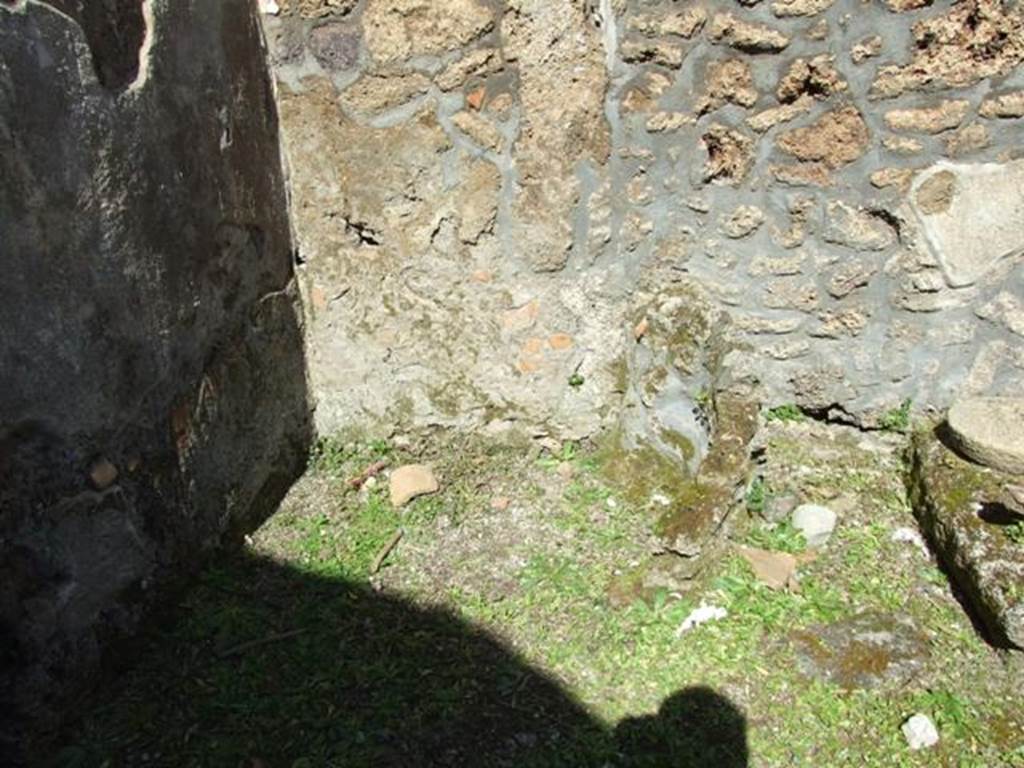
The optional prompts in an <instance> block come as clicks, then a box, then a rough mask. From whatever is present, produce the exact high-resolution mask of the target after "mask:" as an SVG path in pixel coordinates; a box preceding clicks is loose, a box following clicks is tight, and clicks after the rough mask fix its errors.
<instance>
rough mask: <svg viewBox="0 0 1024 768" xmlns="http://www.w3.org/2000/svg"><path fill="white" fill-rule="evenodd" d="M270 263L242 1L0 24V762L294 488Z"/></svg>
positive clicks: (20, 8)
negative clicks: (211, 557)
mask: <svg viewBox="0 0 1024 768" xmlns="http://www.w3.org/2000/svg"><path fill="white" fill-rule="evenodd" d="M101 5H102V7H103V8H105V9H106V10H105V13H106V16H103V18H99V17H95V18H94V16H95V14H92V15H90V11H89V8H92V9H93V10H95V9H96V8H98V7H100V6H101ZM79 6H81V7H79ZM62 11H66V12H67V13H64V12H62ZM140 24H141V25H142V26H141V27H140ZM291 250H292V249H291V235H290V229H289V223H288V213H287V200H286V193H285V188H284V183H283V177H282V171H281V164H280V156H279V149H278V137H277V118H276V111H275V108H274V99H273V93H272V86H271V83H270V81H269V80H268V77H267V75H266V72H265V69H264V56H263V49H262V41H261V36H260V32H259V28H258V25H257V23H256V20H255V18H254V16H253V10H252V7H251V4H250V3H248V2H246V0H197V1H196V2H191V3H177V2H174V3H171V2H157V1H156V0H153V1H152V2H145V3H142V2H119V3H107V4H99V3H94V4H88V3H79V4H76V3H70V2H60V3H58V2H52V3H40V2H31V1H30V2H13V3H11V2H7V3H2V4H0V266H2V268H3V278H2V279H0V689H2V692H3V699H4V701H5V706H4V707H3V715H2V716H0V719H2V720H4V721H3V722H2V723H0V725H2V729H0V750H2V747H3V743H4V742H5V741H6V742H8V743H10V742H11V741H13V740H14V739H16V738H17V735H18V728H19V727H20V726H19V722H15V720H14V718H15V716H17V717H18V718H20V720H21V721H24V720H25V719H32V720H41V721H44V722H45V721H46V720H47V719H48V718H50V717H51V716H52V714H53V713H54V712H56V711H57V710H58V709H59V708H60V707H61V706H62V699H61V694H62V693H67V692H73V691H74V690H75V689H76V688H78V687H80V686H81V685H82V684H83V683H85V682H86V681H87V680H88V678H89V675H90V673H91V672H92V671H93V670H94V669H95V668H96V665H97V663H98V662H99V660H100V655H101V650H102V649H104V648H105V647H109V643H110V641H112V640H115V639H117V638H118V637H121V636H123V635H124V634H126V633H128V632H130V631H131V630H132V629H133V628H134V627H135V626H136V625H137V623H138V621H139V620H140V617H141V616H142V614H143V612H144V610H145V608H146V607H147V606H149V605H150V604H152V603H153V602H154V599H155V596H157V595H159V594H160V593H161V589H160V587H161V586H162V585H165V584H167V583H168V582H169V581H171V580H172V579H174V578H175V577H177V576H179V575H182V574H183V573H186V572H188V571H190V570H191V569H192V567H193V565H194V564H197V563H198V561H199V560H201V559H202V553H204V552H207V551H212V550H213V549H215V548H216V547H217V546H219V545H220V544H221V543H223V542H224V541H225V540H226V539H228V538H230V537H232V536H233V535H238V534H239V533H240V532H242V531H245V530H248V529H251V528H252V527H254V526H255V525H256V524H258V523H259V522H260V521H261V520H262V519H263V518H265V517H266V515H267V514H269V512H270V511H271V510H272V509H273V508H274V506H275V505H276V502H277V500H278V499H279V498H280V496H281V495H282V494H283V493H284V491H285V489H286V488H287V487H288V485H289V484H290V482H291V480H292V479H293V478H294V477H295V476H296V474H297V473H298V472H299V471H300V470H301V468H302V466H303V463H304V456H305V451H306V448H307V445H308V440H309V422H308V405H307V399H306V387H305V368H304V362H303V351H302V337H301V322H300V315H299V313H298V312H297V309H296V307H297V303H296V301H297V299H296V295H295V292H294V290H293V274H292V265H291V259H292V257H291ZM9 698H10V700H12V701H13V702H14V706H13V707H8V706H7V703H6V702H7V701H8V699H9ZM7 718H9V719H7Z"/></svg>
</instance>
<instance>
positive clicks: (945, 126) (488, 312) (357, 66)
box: [262, 0, 1024, 442]
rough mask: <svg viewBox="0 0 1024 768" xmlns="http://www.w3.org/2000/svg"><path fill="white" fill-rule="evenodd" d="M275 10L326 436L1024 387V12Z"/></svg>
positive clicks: (592, 426) (710, 1) (494, 6)
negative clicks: (699, 337)
mask: <svg viewBox="0 0 1024 768" xmlns="http://www.w3.org/2000/svg"><path fill="white" fill-rule="evenodd" d="M262 6H263V11H264V19H265V26H266V29H267V31H268V37H269V39H270V42H271V53H272V61H273V65H274V67H275V71H276V76H277V78H278V81H279V89H280V106H281V113H282V125H283V135H284V139H285V145H286V152H287V157H288V162H289V164H290V174H291V186H292V194H293V196H294V203H295V224H296V228H297V235H298V240H299V247H300V259H301V261H302V262H303V264H304V266H303V267H302V269H301V274H302V281H303V283H304V290H305V291H306V294H307V296H308V299H309V301H308V302H307V306H308V312H309V315H308V321H309V343H310V354H311V362H310V365H311V378H312V383H313V387H314V390H315V394H316V396H317V399H318V411H317V414H318V415H317V420H318V424H319V426H320V427H321V428H322V429H324V430H326V431H332V430H335V429H338V428H341V427H344V426H349V425H351V424H353V423H356V424H362V425H364V426H367V427H369V428H371V429H380V430H388V429H392V428H405V427H409V426H416V425H423V424H441V425H453V426H457V427H465V428H474V429H480V428H483V429H486V430H488V431H492V432H501V431H504V430H506V429H510V428H525V429H528V430H530V431H533V432H535V433H544V432H546V431H551V432H554V433H557V434H559V435H562V436H577V437H578V436H582V435H587V434H593V433H594V432H596V431H597V430H598V429H600V428H601V427H607V426H610V425H612V424H614V423H616V422H617V421H618V420H619V419H620V417H621V414H622V413H623V411H624V410H625V411H627V412H629V411H637V410H639V412H640V417H639V419H640V421H644V422H646V423H648V424H650V425H653V429H650V430H648V431H649V432H650V433H651V434H656V433H657V431H658V429H659V428H661V427H665V426H666V424H667V422H672V421H673V420H675V422H679V421H680V420H682V421H684V422H686V423H685V424H679V423H673V424H667V426H668V427H669V428H671V429H673V430H677V431H681V432H682V434H683V435H684V436H685V437H686V438H687V440H689V441H691V442H692V441H693V440H697V441H698V442H700V440H702V439H706V437H707V435H706V434H704V435H703V437H702V432H701V428H700V425H699V424H696V425H695V424H694V423H693V422H694V418H695V417H693V416H691V414H694V413H696V414H697V417H699V416H700V412H701V411H702V402H703V401H705V400H706V399H707V398H708V396H709V394H710V395H712V396H713V395H714V393H715V392H717V391H719V390H720V389H721V388H722V387H726V388H728V387H730V386H732V384H734V383H736V382H744V383H745V386H747V387H748V388H750V389H751V391H752V392H753V396H755V397H757V398H758V399H759V400H760V401H763V402H766V403H770V404H779V403H786V402H796V403H798V404H799V405H801V406H802V407H804V408H806V409H810V410H813V411H817V412H820V413H822V414H827V415H830V416H832V417H834V418H839V419H842V420H847V421H851V422H855V423H859V424H861V425H863V426H867V427H870V426H873V425H877V424H878V422H879V419H880V417H881V416H882V414H884V413H886V412H887V411H889V410H891V409H892V408H894V407H897V406H898V405H899V404H900V403H902V402H903V401H904V400H905V399H908V398H909V399H912V400H913V402H914V405H915V407H916V408H927V407H929V406H936V407H940V406H944V405H946V404H948V403H949V401H950V400H951V399H952V398H953V397H954V396H955V395H956V394H958V393H963V392H972V393H982V392H984V393H1004V392H1009V391H1013V390H1018V391H1019V390H1020V389H1022V388H1024V343H1022V342H1021V336H1022V335H1024V267H1022V266H1021V251H1022V248H1024V160H1022V159H1019V158H1021V157H1024V154H1022V152H1021V149H1022V147H1021V142H1020V136H1021V135H1022V134H1021V131H1022V128H1024V120H1022V117H1024V69H1022V67H1021V66H1020V65H1021V62H1022V61H1024V10H1022V9H1021V8H1020V6H1019V4H1017V5H1014V4H1012V3H1000V2H998V1H997V0H960V1H959V2H956V3H952V4H951V3H949V2H931V0H885V1H884V2H881V1H878V2H871V1H870V0H867V1H860V0H738V1H735V2H734V1H733V0H707V1H706V2H681V1H678V0H677V1H675V2H672V1H670V0H601V1H600V2H598V1H597V0H287V2H286V1H285V0H276V2H274V1H273V0H264V2H263V3H262ZM697 326H699V327H700V328H703V331H702V332H705V335H707V332H709V329H713V330H714V333H715V335H716V337H717V338H719V340H720V341H721V342H722V343H721V345H720V348H721V354H719V355H717V357H716V359H715V361H714V364H713V365H712V364H711V362H710V361H709V360H707V359H703V360H701V361H696V362H695V361H694V360H693V359H690V363H691V364H685V365H675V364H674V360H673V356H674V355H676V353H677V350H678V347H679V345H680V344H682V346H683V347H686V346H687V342H688V341H692V340H693V336H692V334H691V333H689V331H686V332H684V333H683V336H684V337H685V338H682V339H681V338H679V333H680V329H683V330H684V331H685V330H686V329H687V328H689V329H690V330H693V328H694V327H697ZM659 329H660V333H656V331H659ZM683 357H687V355H683ZM691 357H692V356H691ZM705 357H706V355H705ZM658 359H661V363H659V362H658ZM634 415H636V414H634ZM696 420H697V421H699V420H700V419H699V418H697V419H696ZM633 421H634V422H635V421H636V419H633ZM705 432H706V430H705Z"/></svg>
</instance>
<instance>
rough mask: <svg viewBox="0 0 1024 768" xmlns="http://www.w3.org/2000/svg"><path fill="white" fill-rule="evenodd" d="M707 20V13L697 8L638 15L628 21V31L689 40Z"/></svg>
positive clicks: (650, 35)
mask: <svg viewBox="0 0 1024 768" xmlns="http://www.w3.org/2000/svg"><path fill="white" fill-rule="evenodd" d="M707 18H708V14H707V11H705V10H704V9H703V8H697V7H694V8H687V9H686V10H683V11H676V12H673V13H666V14H640V15H637V16H633V17H632V18H631V19H630V20H629V29H631V30H635V31H637V32H639V33H640V34H643V35H647V36H648V37H659V36H662V35H675V36H677V37H685V38H690V37H693V36H694V35H695V34H696V33H697V32H698V31H699V30H700V28H701V27H703V26H704V22H705V21H707Z"/></svg>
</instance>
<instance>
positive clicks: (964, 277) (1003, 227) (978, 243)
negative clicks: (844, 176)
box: [909, 160, 1024, 287]
mask: <svg viewBox="0 0 1024 768" xmlns="http://www.w3.org/2000/svg"><path fill="white" fill-rule="evenodd" d="M909 198H910V204H911V207H912V208H913V210H914V214H915V215H916V216H917V218H918V220H919V221H920V222H921V227H922V231H923V234H924V238H925V241H926V242H927V244H928V246H929V248H930V249H931V251H932V254H933V255H934V256H935V258H936V259H937V260H938V262H939V264H940V265H941V266H942V271H943V274H944V275H945V276H946V279H947V280H948V281H949V283H950V285H951V286H953V287H961V286H967V285H973V284H974V283H976V282H977V281H978V280H979V279H981V278H982V277H984V275H985V274H986V273H987V272H989V271H990V270H991V269H993V268H994V267H995V266H996V265H997V264H999V262H1000V261H1002V260H1004V259H1007V258H1011V257H1014V256H1019V255H1020V254H1021V253H1022V252H1024V160H1016V161H1013V162H1010V163H1005V164H1001V163H980V164H961V163H950V162H940V163H936V164H935V165H934V166H932V167H931V168H929V169H927V170H926V171H924V172H922V173H919V174H918V175H917V176H916V177H915V179H914V182H913V184H912V185H911V188H910V196H909Z"/></svg>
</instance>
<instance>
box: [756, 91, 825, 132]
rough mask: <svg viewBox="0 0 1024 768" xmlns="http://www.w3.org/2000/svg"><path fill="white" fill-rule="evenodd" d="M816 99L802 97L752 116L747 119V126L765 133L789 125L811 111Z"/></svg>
mask: <svg viewBox="0 0 1024 768" xmlns="http://www.w3.org/2000/svg"><path fill="white" fill-rule="evenodd" d="M813 104H814V99H813V98H811V97H810V96H801V97H800V98H798V99H797V100H796V101H794V102H793V103H791V104H783V105H781V106H778V107H769V108H768V109H765V110H762V111H761V112H758V113H757V114H756V115H751V116H750V117H748V118H747V119H746V123H747V126H748V127H749V128H750V129H751V130H752V131H756V132H757V133H764V132H765V131H768V130H770V129H772V128H774V127H775V126H776V125H779V124H780V123H788V122H789V121H790V120H794V119H796V118H797V117H799V116H800V115H803V114H805V113H807V112H809V111H810V109H811V106H812V105H813Z"/></svg>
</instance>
